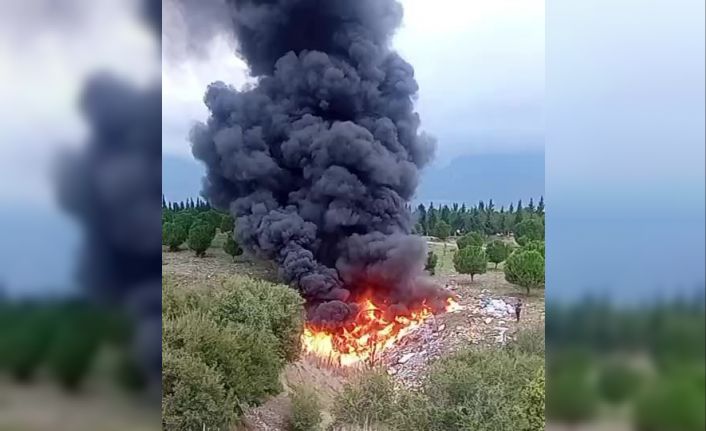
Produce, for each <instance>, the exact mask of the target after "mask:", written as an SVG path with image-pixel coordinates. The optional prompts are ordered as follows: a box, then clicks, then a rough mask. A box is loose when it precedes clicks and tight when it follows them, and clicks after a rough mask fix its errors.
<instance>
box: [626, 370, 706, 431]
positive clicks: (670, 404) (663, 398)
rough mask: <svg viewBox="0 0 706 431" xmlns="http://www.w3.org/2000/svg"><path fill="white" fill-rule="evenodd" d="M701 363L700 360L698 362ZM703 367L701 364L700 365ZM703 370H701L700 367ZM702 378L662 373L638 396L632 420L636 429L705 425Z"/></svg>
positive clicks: (686, 429)
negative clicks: (633, 419) (663, 374)
mask: <svg viewBox="0 0 706 431" xmlns="http://www.w3.org/2000/svg"><path fill="white" fill-rule="evenodd" d="M700 366H701V367H703V363H702V364H701V365H700ZM701 370H703V368H701ZM701 372H703V371H701ZM702 382H703V380H702V381H701V382H699V379H690V378H685V377H684V376H675V375H671V374H668V375H665V376H663V377H661V378H659V379H657V381H655V382H654V383H653V384H652V385H650V386H649V387H648V388H647V389H646V390H645V391H644V393H643V394H642V395H641V396H640V397H639V398H638V400H637V403H636V406H635V422H636V428H635V429H637V430H638V431H662V430H679V431H697V430H704V429H706V417H705V413H704V405H705V404H706V394H705V393H704V386H703V383H702Z"/></svg>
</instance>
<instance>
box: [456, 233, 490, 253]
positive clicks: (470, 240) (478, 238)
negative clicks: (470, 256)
mask: <svg viewBox="0 0 706 431" xmlns="http://www.w3.org/2000/svg"><path fill="white" fill-rule="evenodd" d="M484 241H485V237H484V236H483V235H482V234H481V233H479V232H469V233H467V234H465V235H464V236H462V237H461V238H459V239H458V240H457V241H456V245H457V246H458V248H459V249H461V248H466V247H482V246H483V243H484Z"/></svg>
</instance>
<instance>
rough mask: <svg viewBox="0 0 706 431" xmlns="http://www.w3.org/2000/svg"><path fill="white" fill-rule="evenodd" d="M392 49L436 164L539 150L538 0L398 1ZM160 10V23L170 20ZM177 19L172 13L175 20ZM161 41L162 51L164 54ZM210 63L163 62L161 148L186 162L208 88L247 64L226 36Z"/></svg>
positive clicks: (240, 75) (233, 77)
mask: <svg viewBox="0 0 706 431" xmlns="http://www.w3.org/2000/svg"><path fill="white" fill-rule="evenodd" d="M402 4H403V6H404V22H403V26H402V28H401V29H399V31H398V33H397V34H396V36H395V38H394V41H393V46H394V48H395V49H397V50H398V51H400V53H401V54H402V55H403V56H404V58H405V59H406V60H407V61H409V62H410V63H411V64H412V65H413V66H414V68H415V74H416V77H417V80H418V82H419V85H420V88H421V90H420V93H419V100H418V105H417V106H418V111H419V112H420V114H421V118H422V127H423V128H424V130H425V131H427V132H429V133H431V134H432V135H434V136H435V137H437V139H438V152H437V159H438V160H439V161H440V162H442V163H443V162H446V161H448V160H450V159H451V158H453V157H455V156H458V155H461V154H472V153H487V152H516V151H528V150H530V151H531V150H541V149H542V148H543V145H544V143H543V127H544V124H543V98H544V1H543V0H492V1H491V0H437V1H434V2H430V1H428V0H402ZM169 13H170V12H169V11H166V12H165V15H164V16H165V25H169V22H168V20H169V19H171V17H172V16H173V15H169ZM177 18H178V17H177ZM169 43H170V41H169V40H167V39H165V40H164V51H168V50H170V48H171V47H170V46H169ZM207 51H208V52H209V55H208V56H207V58H195V57H193V56H192V57H191V58H187V59H184V58H179V59H178V60H172V59H170V58H167V57H165V56H163V63H162V84H163V126H162V127H163V137H164V138H163V152H164V153H167V154H173V155H185V156H190V147H189V144H188V142H187V139H186V136H187V135H188V132H189V129H190V128H191V125H192V124H193V122H194V121H196V120H203V119H205V118H206V116H207V111H206V108H205V107H204V106H203V103H202V97H203V93H204V90H205V88H206V85H208V84H209V83H210V82H213V81H215V80H222V81H225V82H228V83H231V84H233V85H235V86H236V87H238V86H240V85H242V83H243V82H245V80H246V73H245V65H244V64H243V63H242V61H240V60H239V59H238V58H237V57H236V56H235V55H234V54H233V50H232V48H231V47H230V46H229V44H228V43H227V42H226V41H225V39H220V40H215V41H214V42H213V43H212V44H211V46H209V47H208V48H207Z"/></svg>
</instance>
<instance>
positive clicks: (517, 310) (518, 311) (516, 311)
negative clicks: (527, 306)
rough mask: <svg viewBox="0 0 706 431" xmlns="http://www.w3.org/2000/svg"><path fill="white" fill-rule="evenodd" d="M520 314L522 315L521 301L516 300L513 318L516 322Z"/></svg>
mask: <svg viewBox="0 0 706 431" xmlns="http://www.w3.org/2000/svg"><path fill="white" fill-rule="evenodd" d="M520 313H522V300H521V299H518V300H517V303H516V304H515V318H516V319H517V321H518V322H519V321H520Z"/></svg>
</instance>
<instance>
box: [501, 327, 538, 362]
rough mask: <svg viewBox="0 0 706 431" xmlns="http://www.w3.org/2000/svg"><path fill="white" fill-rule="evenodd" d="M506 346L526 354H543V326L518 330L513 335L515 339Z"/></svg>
mask: <svg viewBox="0 0 706 431" xmlns="http://www.w3.org/2000/svg"><path fill="white" fill-rule="evenodd" d="M507 348H508V349H509V350H511V351H516V352H519V353H523V354H527V355H537V356H544V351H545V339H544V327H538V328H532V329H524V330H522V331H519V332H518V333H517V335H516V336H515V341H514V342H512V343H510V344H508V346H507Z"/></svg>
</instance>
